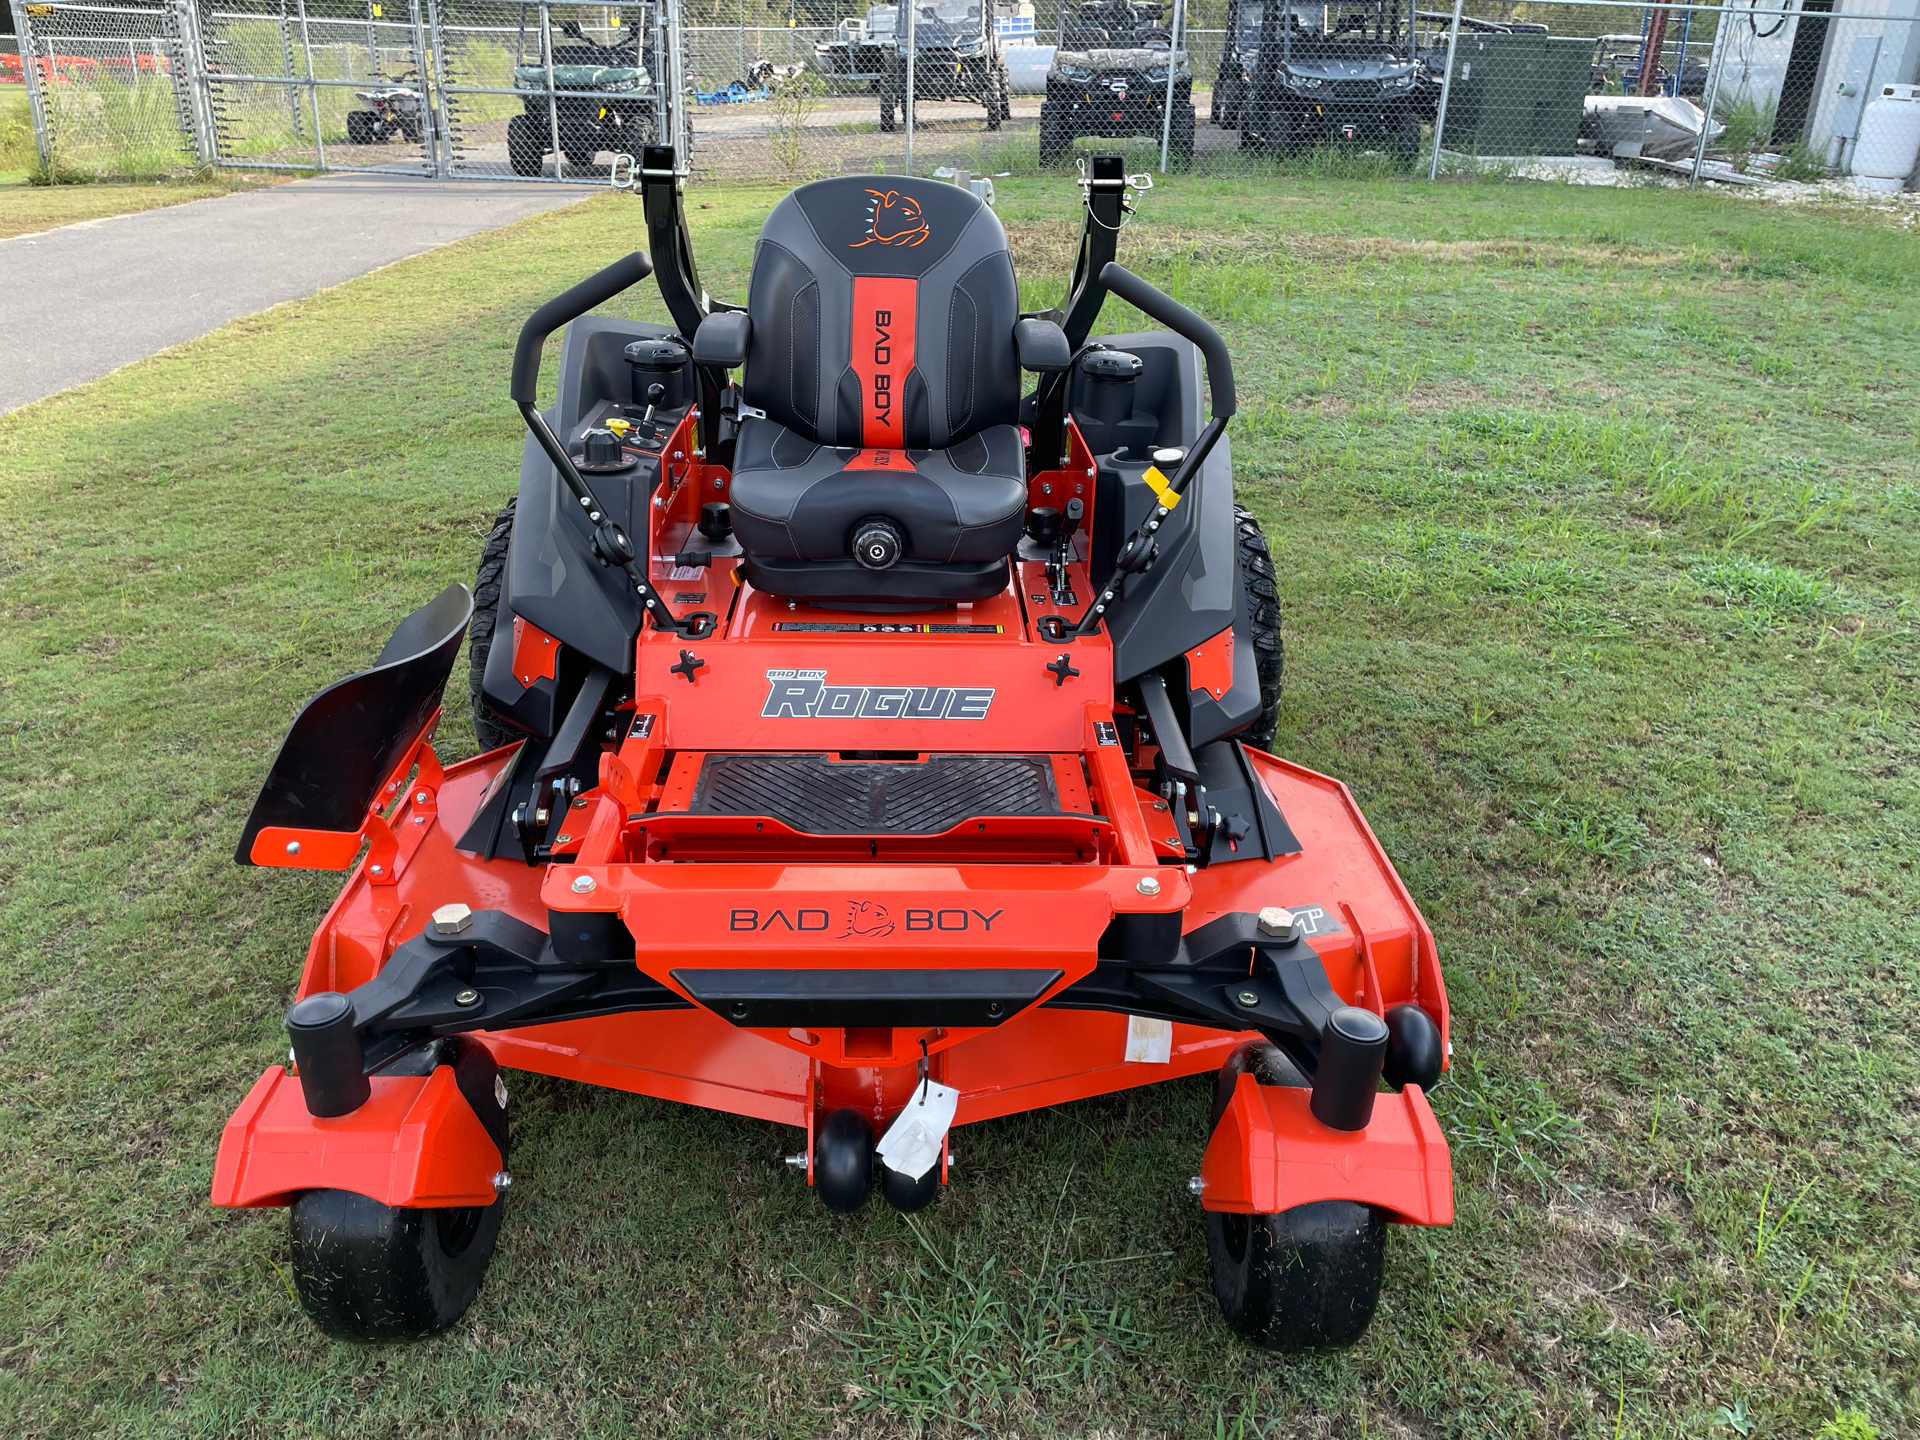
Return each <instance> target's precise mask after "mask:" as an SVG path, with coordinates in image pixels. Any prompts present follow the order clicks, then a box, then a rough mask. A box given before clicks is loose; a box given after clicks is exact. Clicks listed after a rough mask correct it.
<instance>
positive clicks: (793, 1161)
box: [787, 1150, 807, 1170]
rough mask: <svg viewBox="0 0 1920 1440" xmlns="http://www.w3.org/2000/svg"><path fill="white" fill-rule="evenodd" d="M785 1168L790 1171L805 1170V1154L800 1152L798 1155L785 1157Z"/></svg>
mask: <svg viewBox="0 0 1920 1440" xmlns="http://www.w3.org/2000/svg"><path fill="white" fill-rule="evenodd" d="M787 1168H789V1169H791V1170H805V1169H806V1168H807V1152H806V1151H804V1150H802V1151H801V1152H800V1153H799V1154H798V1155H789V1156H787Z"/></svg>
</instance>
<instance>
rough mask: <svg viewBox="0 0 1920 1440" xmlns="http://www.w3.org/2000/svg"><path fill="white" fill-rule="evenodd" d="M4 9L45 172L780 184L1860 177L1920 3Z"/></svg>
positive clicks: (637, 0) (1890, 183)
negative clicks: (1107, 174) (1120, 166)
mask: <svg viewBox="0 0 1920 1440" xmlns="http://www.w3.org/2000/svg"><path fill="white" fill-rule="evenodd" d="M9 3H10V4H11V5H12V7H13V11H14V15H15V20H16V27H17V28H18V30H19V35H20V56H19V58H18V60H17V61H15V63H14V67H13V68H12V69H11V70H9V69H7V68H5V67H4V63H3V62H4V60H5V59H6V58H7V57H0V83H5V82H6V81H7V80H14V81H15V82H16V83H20V84H22V85H24V86H25V88H26V90H27V91H28V92H29V97H30V101H31V106H32V111H33V118H34V128H35V132H36V136H37V139H38V145H39V148H40V154H41V158H42V163H43V164H45V165H48V166H50V167H55V168H65V169H68V170H75V171H91V172H92V173H97V174H102V175H140V174H157V173H168V172H169V171H176V170H180V169H183V168H188V167H191V166H194V165H197V164H211V165H246V166H263V167H276V166H283V167H291V168H302V169H375V170H394V171H400V172H404V173H412V174H432V175H440V176H454V177H458V176H499V177H512V178H517V179H524V180H535V181H538V180H544V181H548V182H555V181H559V182H574V183H605V182H606V181H607V180H608V179H609V178H613V177H614V176H615V175H616V172H617V171H620V167H623V166H624V165H626V164H627V163H628V162H627V161H626V160H625V159H624V158H623V157H628V156H634V155H637V154H638V152H639V148H640V146H641V145H642V144H645V143H648V142H650V141H653V140H655V139H656V138H658V139H665V140H669V141H672V142H673V143H675V144H676V146H677V148H678V150H679V153H680V155H681V157H682V163H683V164H684V165H685V166H686V167H687V168H688V170H689V173H691V174H694V175H696V176H700V177H704V178H712V179H727V180H759V181H776V182H779V183H782V184H794V183H798V182H801V181H804V180H807V179H810V178H814V177H817V176H822V175H830V174H843V173H851V172H882V173H902V172H906V171H909V170H911V171H912V172H913V173H918V174H934V173H942V172H945V173H951V174H963V175H965V176H987V177H992V176H1001V175H1010V174H1030V173H1042V172H1056V171H1069V170H1071V169H1072V168H1073V166H1074V165H1075V164H1076V162H1077V160H1078V158H1079V157H1080V156H1081V155H1083V154H1084V153H1085V152H1088V151H1090V150H1094V149H1099V150H1106V151H1111V150H1115V149H1119V150H1121V151H1123V152H1125V154H1126V155H1127V158H1128V169H1129V170H1130V171H1137V170H1153V171H1157V172H1158V171H1166V172H1187V173H1195V174H1201V175H1211V176H1229V177H1230V176H1238V175H1248V176H1251V175H1287V174H1294V175H1323V176H1330V177H1332V176H1382V177H1384V176H1401V177H1406V178H1409V179H1432V180H1438V179H1443V178H1449V177H1454V176H1461V175H1467V174H1488V173H1492V174H1511V175H1516V176H1522V177H1531V178H1546V179H1563V180H1567V181H1571V182H1575V183H1601V184H1621V183H1642V182H1644V181H1646V180H1647V178H1648V177H1654V178H1656V179H1659V178H1665V179H1671V180H1681V181H1685V182H1689V183H1700V182H1701V181H1703V180H1704V181H1708V182H1714V183H1723V184H1729V185H1764V184H1768V183H1773V182H1778V181H1820V180H1830V179H1841V178H1848V177H1851V178H1852V179H1854V180H1855V181H1857V182H1859V183H1861V184H1864V185H1867V186H1869V187H1871V188H1876V189H1882V190H1886V189H1898V188H1900V186H1901V185H1902V184H1904V183H1908V177H1909V176H1910V175H1911V172H1912V168H1913V161H1914V151H1915V149H1916V148H1920V89H1917V88H1916V84H1917V82H1920V18H1917V17H1920V0H1727V3H1722V4H1676V5H1658V6H1649V5H1646V4H1644V3H1640V0H1459V3H1457V4H1453V5H1451V6H1450V7H1448V8H1435V9H1425V8H1422V6H1423V5H1436V6H1440V5H1444V4H1445V0H1403V3H1395V0H1168V3H1165V4H1162V3H1160V0H910V3H908V4H906V5H899V4H894V3H885V4H871V5H869V4H863V3H860V0H818V3H814V4H808V5H805V6H803V5H802V4H801V3H800V0H787V11H786V14H785V15H784V16H780V15H779V14H778V12H777V11H776V12H773V13H769V7H770V6H771V5H772V4H773V3H775V0H710V3H704V4H703V3H699V0H690V3H683V0H605V3H592V4H588V3H578V0H131V3H127V4H107V3H103V0H83V3H74V4H69V3H65V0H57V3H26V0H9ZM729 7H731V9H730V10H729ZM723 12H724V13H723ZM1874 12H1877V13H1874ZM783 21H784V23H782V22H783ZM621 173H624V172H621Z"/></svg>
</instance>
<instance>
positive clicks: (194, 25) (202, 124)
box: [174, 0, 220, 165]
mask: <svg viewBox="0 0 1920 1440" xmlns="http://www.w3.org/2000/svg"><path fill="white" fill-rule="evenodd" d="M174 9H175V11H176V12H177V14H178V17H179V19H178V24H179V27H180V66H181V69H182V70H184V71H185V72H186V73H185V74H184V75H183V76H182V77H181V79H182V80H183V81H184V82H185V84H186V87H187V115H188V119H189V122H190V123H191V125H192V126H193V139H194V148H195V149H196V150H197V151H198V152H199V155H200V163H201V164H203V165H218V164H219V163H220V131H219V128H218V127H217V126H216V125H215V124H214V118H213V85H212V82H210V81H209V80H208V79H207V37H206V32H205V31H204V30H202V29H201V28H200V8H199V6H198V5H197V4H195V0H175V3H174Z"/></svg>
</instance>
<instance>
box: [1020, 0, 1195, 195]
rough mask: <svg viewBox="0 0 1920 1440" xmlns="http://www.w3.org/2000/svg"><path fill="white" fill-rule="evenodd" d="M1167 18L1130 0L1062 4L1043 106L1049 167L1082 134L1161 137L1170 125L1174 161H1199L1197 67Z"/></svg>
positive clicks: (1044, 156) (1043, 152)
mask: <svg viewBox="0 0 1920 1440" xmlns="http://www.w3.org/2000/svg"><path fill="white" fill-rule="evenodd" d="M1164 20H1165V12H1164V11H1163V10H1162V8H1161V7H1160V6H1159V5H1157V4H1146V5H1142V4H1138V3H1130V0H1083V3H1081V4H1078V5H1072V6H1063V7H1062V8H1061V15H1060V39H1059V44H1058V46H1057V47H1056V48H1055V50H1054V53H1053V64H1052V66H1051V67H1050V68H1049V69H1048V71H1047V98H1046V99H1045V100H1043V101H1042V102H1041V104H1040V163H1041V164H1042V165H1053V164H1055V163H1057V162H1058V161H1059V159H1060V157H1061V156H1062V155H1064V154H1065V153H1066V152H1067V150H1068V148H1069V147H1070V146H1071V145H1072V144H1073V142H1074V141H1075V140H1076V139H1078V138H1079V137H1081V136H1083V135H1098V136H1101V137H1103V138H1118V137H1120V136H1125V135H1149V136H1152V137H1154V138H1155V139H1158V138H1159V137H1160V134H1161V132H1162V131H1163V130H1165V132H1166V135H1167V152H1168V158H1169V159H1170V160H1171V161H1172V162H1173V163H1175V164H1182V165H1184V164H1186V163H1187V162H1188V161H1190V160H1192V159H1193V67H1192V65H1190V64H1189V63H1188V61H1187V53H1186V51H1184V50H1182V51H1180V52H1178V53H1177V54H1176V53H1175V52H1174V49H1173V35H1172V33H1171V32H1170V31H1169V30H1168V29H1167V28H1166V26H1165V23H1164ZM1169 77H1171V78H1169ZM1169 84H1171V85H1172V86H1173V114H1172V117H1171V119H1169V118H1168V115H1167V86H1168V85H1169Z"/></svg>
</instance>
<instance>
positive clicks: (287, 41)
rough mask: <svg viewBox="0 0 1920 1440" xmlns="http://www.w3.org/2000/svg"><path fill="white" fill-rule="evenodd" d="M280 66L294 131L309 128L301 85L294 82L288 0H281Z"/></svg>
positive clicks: (299, 131)
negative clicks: (301, 103)
mask: <svg viewBox="0 0 1920 1440" xmlns="http://www.w3.org/2000/svg"><path fill="white" fill-rule="evenodd" d="M280 68H281V70H282V71H284V72H285V74H286V77H287V113H288V114H289V115H291V116H292V117H293V133H294V134H296V135H298V134H300V133H301V132H302V131H304V130H305V129H306V128H307V122H306V121H305V120H303V119H302V118H301V116H300V87H299V86H298V85H296V84H294V83H293V27H292V26H291V25H289V24H288V23H287V0H280Z"/></svg>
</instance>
